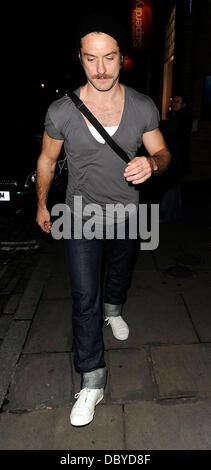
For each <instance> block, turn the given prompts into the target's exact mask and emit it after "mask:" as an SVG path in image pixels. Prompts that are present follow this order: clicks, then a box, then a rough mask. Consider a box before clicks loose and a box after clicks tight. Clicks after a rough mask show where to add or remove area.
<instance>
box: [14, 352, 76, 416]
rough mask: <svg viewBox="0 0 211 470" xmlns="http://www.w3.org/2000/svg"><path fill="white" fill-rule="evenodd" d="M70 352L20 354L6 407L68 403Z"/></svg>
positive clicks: (26, 408)
mask: <svg viewBox="0 0 211 470" xmlns="http://www.w3.org/2000/svg"><path fill="white" fill-rule="evenodd" d="M71 387H72V380H71V368H70V358H69V354H64V353H61V354H58V353H57V354H30V355H29V354H27V355H22V356H21V359H20V361H19V364H18V367H17V370H16V373H15V376H14V378H13V381H12V383H11V386H10V390H9V394H8V397H7V398H8V401H9V403H8V405H7V406H6V409H9V410H33V409H40V408H45V407H46V406H53V407H65V406H69V405H70V397H71Z"/></svg>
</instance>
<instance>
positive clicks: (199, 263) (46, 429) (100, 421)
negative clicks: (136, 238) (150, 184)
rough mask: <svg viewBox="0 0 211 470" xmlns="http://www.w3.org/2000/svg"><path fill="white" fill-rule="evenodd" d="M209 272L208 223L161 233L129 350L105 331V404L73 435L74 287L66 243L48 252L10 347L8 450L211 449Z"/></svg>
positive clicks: (129, 310) (5, 391)
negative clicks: (69, 269) (72, 321)
mask: <svg viewBox="0 0 211 470" xmlns="http://www.w3.org/2000/svg"><path fill="white" fill-rule="evenodd" d="M210 272H211V248H210V245H209V240H208V228H207V224H206V223H204V224H203V223H198V221H197V223H196V222H194V218H191V215H190V218H189V220H188V221H187V222H186V223H181V222H180V223H177V222H175V223H169V224H165V225H161V227H160V245H159V248H158V249H157V250H155V251H140V253H139V256H138V259H137V263H136V266H135V270H134V276H133V280H132V284H131V288H130V290H129V292H128V298H127V302H126V304H125V306H124V311H123V316H124V318H125V319H126V321H127V322H128V324H129V327H130V335H129V338H128V340H127V341H123V342H121V341H118V340H115V339H114V338H113V336H112V333H111V329H110V327H106V326H104V329H103V332H104V344H105V357H106V362H107V365H108V368H109V377H108V384H107V388H106V391H105V398H104V400H103V401H102V402H101V404H99V405H98V406H97V408H96V413H95V418H94V421H93V422H92V423H91V424H90V425H89V426H86V427H84V428H74V427H72V426H71V425H70V423H69V413H70V409H71V407H72V404H73V403H74V402H75V400H74V394H75V393H77V392H78V391H79V390H80V377H79V375H78V374H76V372H75V371H74V367H73V349H72V328H71V290H70V284H69V278H68V274H67V270H66V265H65V259H64V252H63V243H62V242H54V243H53V244H52V245H48V244H45V243H43V246H42V249H41V252H40V258H39V262H38V263H37V265H36V267H35V269H34V271H33V273H32V274H31V277H30V279H29V281H28V284H27V286H26V288H25V290H24V293H23V295H22V297H21V298H20V301H19V304H18V305H17V306H16V309H14V312H13V315H12V321H11V322H10V326H9V328H8V330H7V333H6V335H5V338H4V340H3V342H2V344H1V349H0V370H1V386H0V405H1V411H2V412H1V414H0V449H14V450H15V449H22V450H26V449H36V450H38V449H50V450H53V449H68V450H79V449H80V450H84V449H89V450H103V449H107V450H108V449H109V450H113V449H114V450H115V449H118V450H122V449H125V450H134V449H143V450H148V449H150V450H157V449H159V450H161V449H171V450H173V449H189V450H191V449H201V450H204V449H211V315H210V312H211V301H210V297H211V295H210V291H211V289H210V287H211V284H210ZM5 311H6V310H5Z"/></svg>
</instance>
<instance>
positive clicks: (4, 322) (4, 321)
mask: <svg viewBox="0 0 211 470" xmlns="http://www.w3.org/2000/svg"><path fill="white" fill-rule="evenodd" d="M11 322H12V318H11V317H10V316H7V315H2V316H1V317H0V338H1V339H2V338H4V336H5V334H6V333H7V331H8V329H9V326H10V323H11Z"/></svg>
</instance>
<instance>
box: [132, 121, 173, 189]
mask: <svg viewBox="0 0 211 470" xmlns="http://www.w3.org/2000/svg"><path fill="white" fill-rule="evenodd" d="M143 144H144V146H145V148H146V150H147V151H148V152H149V155H150V157H145V156H142V157H141V156H140V157H135V158H134V159H133V160H131V162H129V163H128V166H127V167H126V169H125V173H124V176H125V178H126V180H127V181H132V183H133V184H140V183H143V182H144V181H146V180H147V179H148V178H150V177H151V176H152V174H161V173H163V172H164V171H165V170H166V169H167V168H168V165H169V163H170V160H171V154H170V152H169V150H168V149H167V146H166V143H165V140H164V138H163V135H162V134H161V132H160V130H159V129H155V130H153V131H150V132H146V133H145V134H143Z"/></svg>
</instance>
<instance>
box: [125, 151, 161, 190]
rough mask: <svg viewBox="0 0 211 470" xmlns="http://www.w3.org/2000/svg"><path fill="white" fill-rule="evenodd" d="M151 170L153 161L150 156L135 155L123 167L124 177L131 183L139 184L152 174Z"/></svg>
mask: <svg viewBox="0 0 211 470" xmlns="http://www.w3.org/2000/svg"><path fill="white" fill-rule="evenodd" d="M153 170H154V166H153V161H152V159H151V158H150V157H144V156H140V157H135V158H133V160H131V162H129V163H128V165H127V167H126V168H125V172H124V177H125V178H126V180H127V181H132V183H133V184H140V183H143V182H144V181H146V180H148V179H149V178H150V177H151V176H152V174H153Z"/></svg>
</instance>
